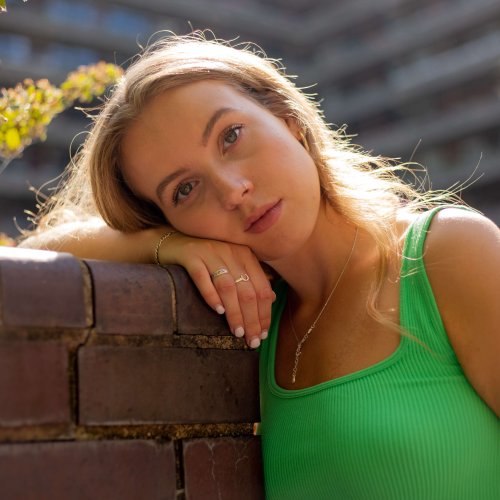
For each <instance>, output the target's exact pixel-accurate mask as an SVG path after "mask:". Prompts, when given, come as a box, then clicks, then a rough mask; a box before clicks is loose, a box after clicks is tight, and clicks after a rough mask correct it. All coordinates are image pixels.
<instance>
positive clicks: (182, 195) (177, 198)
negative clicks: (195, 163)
mask: <svg viewBox="0 0 500 500" xmlns="http://www.w3.org/2000/svg"><path fill="white" fill-rule="evenodd" d="M194 187H195V182H193V181H189V182H183V183H181V184H179V185H178V186H177V187H176V188H175V190H174V196H173V200H174V205H177V204H178V203H180V202H182V201H184V200H185V199H186V198H187V197H188V196H189V195H190V194H191V191H192V190H193V189H194Z"/></svg>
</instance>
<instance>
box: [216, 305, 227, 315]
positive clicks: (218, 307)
mask: <svg viewBox="0 0 500 500" xmlns="http://www.w3.org/2000/svg"><path fill="white" fill-rule="evenodd" d="M215 310H216V311H217V312H218V313H219V314H224V313H225V312H226V310H225V309H224V306H222V305H221V304H217V305H216V306H215Z"/></svg>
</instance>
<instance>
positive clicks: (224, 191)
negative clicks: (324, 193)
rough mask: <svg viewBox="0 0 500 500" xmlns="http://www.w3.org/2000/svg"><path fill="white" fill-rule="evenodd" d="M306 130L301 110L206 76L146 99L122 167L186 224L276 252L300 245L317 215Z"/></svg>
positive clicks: (189, 230) (260, 251)
mask: <svg viewBox="0 0 500 500" xmlns="http://www.w3.org/2000/svg"><path fill="white" fill-rule="evenodd" d="M299 138H300V135H299V129H298V126H297V124H296V123H295V122H294V121H293V120H290V121H285V120H283V119H280V118H277V117H276V116H274V115H273V114H272V113H270V112H269V111H268V110H266V109H264V108H263V107H262V106H260V105H259V104H257V103H256V102H255V101H254V100H253V99H251V98H249V97H247V96H245V95H244V94H243V93H241V92H239V91H238V90H236V89H235V88H234V87H232V86H230V85H228V84H225V83H221V82H218V81H214V80H204V81H200V82H195V83H191V84H187V85H183V86H180V87H177V88H175V89H172V90H168V91H166V92H164V93H163V94H160V95H158V96H156V97H155V98H153V99H152V100H151V101H150V102H149V103H148V104H147V106H146V107H145V108H144V110H143V111H142V113H141V114H140V116H139V118H138V120H136V121H135V122H134V123H133V124H132V125H131V126H130V128H129V129H128V130H127V132H126V134H125V136H124V139H123V143H122V163H123V173H124V176H125V179H126V180H127V182H128V183H129V185H130V187H131V188H132V189H133V190H134V191H135V192H136V193H137V194H139V195H140V196H142V197H144V198H146V199H148V200H150V201H152V202H154V203H155V204H156V205H157V206H159V207H160V209H161V210H162V211H163V213H164V214H165V216H166V218H167V219H168V220H169V221H170V223H171V224H172V226H174V227H175V228H176V229H178V230H179V231H181V232H183V233H186V234H189V235H192V236H197V237H203V238H210V239H217V240H224V241H229V242H232V243H238V244H242V245H246V246H249V247H250V248H251V249H252V250H253V251H254V252H255V254H256V255H257V256H258V257H259V258H260V259H261V260H266V261H273V260H276V259H280V258H283V257H285V256H287V255H290V254H292V253H293V252H294V251H297V250H298V249H299V248H300V246H301V245H302V244H303V243H304V242H305V241H306V240H307V238H308V236H309V235H310V234H311V232H312V230H313V229H314V226H315V223H316V220H317V217H318V211H319V206H320V187H319V179H318V173H317V170H316V166H315V164H314V162H313V160H312V159H311V157H310V156H309V155H308V154H307V152H306V151H305V149H304V148H303V146H302V145H301V143H300V142H299Z"/></svg>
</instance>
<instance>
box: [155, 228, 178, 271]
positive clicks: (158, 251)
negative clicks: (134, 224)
mask: <svg viewBox="0 0 500 500" xmlns="http://www.w3.org/2000/svg"><path fill="white" fill-rule="evenodd" d="M176 232H177V231H169V232H168V233H165V234H164V235H163V236H162V237H161V238H160V239H159V240H158V243H157V245H156V248H155V263H156V265H157V266H160V267H161V262H160V255H159V254H160V247H161V244H162V243H163V242H164V241H165V240H166V239H167V238H170V236H172V235H173V234H175V233H176Z"/></svg>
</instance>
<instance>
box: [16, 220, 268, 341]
mask: <svg viewBox="0 0 500 500" xmlns="http://www.w3.org/2000/svg"><path fill="white" fill-rule="evenodd" d="M167 231H168V228H165V227H159V228H151V229H146V230H143V231H138V232H136V233H121V232H120V231H116V230H114V229H112V228H110V227H109V226H107V225H106V224H105V223H104V221H102V220H101V219H99V218H94V219H91V220H88V221H84V222H72V223H67V224H63V225H60V226H57V227H55V228H53V229H50V230H47V231H44V232H40V233H38V234H34V235H32V236H30V237H28V238H27V239H25V240H23V241H22V242H21V243H20V244H19V246H20V247H24V248H37V249H41V250H54V251H58V252H68V253H71V254H73V255H75V256H76V257H79V258H85V259H102V260H113V261H120V262H137V263H154V262H155V250H156V248H157V245H158V242H159V240H160V238H161V236H162V235H164V234H165V233H166V232H167ZM159 260H160V262H161V263H162V264H178V265H181V266H182V267H184V268H185V269H186V271H187V272H188V273H189V275H190V277H191V278H192V280H193V281H194V283H195V285H196V286H197V288H198V289H199V291H200V293H201V295H202V296H203V298H204V299H205V301H206V302H207V303H208V304H209V305H210V306H211V307H212V308H213V309H214V310H215V311H217V312H218V313H219V314H224V313H225V314H226V318H227V321H228V324H229V327H230V329H231V331H232V332H233V334H235V335H237V336H239V337H240V336H243V335H244V336H245V340H246V342H247V344H248V345H249V346H251V347H257V346H258V344H259V343H260V340H261V339H262V338H265V337H266V336H267V330H268V329H269V326H270V323H271V304H272V302H273V300H274V298H275V295H274V292H273V291H272V289H271V286H270V283H269V279H268V278H267V276H266V274H265V272H264V271H263V269H262V267H261V265H260V263H259V261H258V260H257V258H256V257H255V255H254V254H253V252H252V251H251V250H250V249H249V248H247V247H244V246H241V245H234V244H230V243H226V242H221V241H212V240H203V239H198V238H192V237H189V236H186V235H183V234H181V233H176V234H174V235H172V236H171V237H169V238H167V240H166V241H164V242H163V243H162V245H161V247H160V248H159ZM220 268H225V269H227V270H228V271H229V272H228V273H227V274H225V275H222V276H220V277H218V278H216V279H214V280H212V278H211V274H212V273H213V272H214V271H216V270H217V269H220ZM243 273H245V274H247V275H248V276H249V278H250V280H249V281H248V282H244V283H238V284H236V283H235V278H237V277H238V276H240V275H241V274H243Z"/></svg>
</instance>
